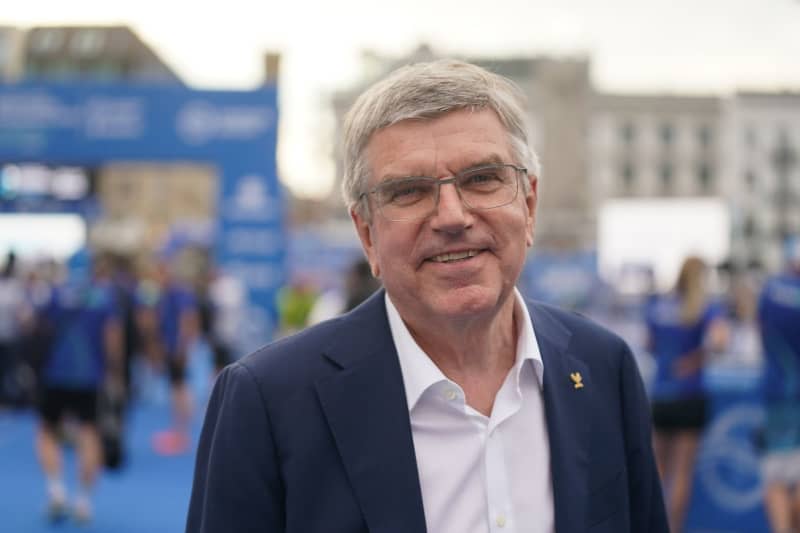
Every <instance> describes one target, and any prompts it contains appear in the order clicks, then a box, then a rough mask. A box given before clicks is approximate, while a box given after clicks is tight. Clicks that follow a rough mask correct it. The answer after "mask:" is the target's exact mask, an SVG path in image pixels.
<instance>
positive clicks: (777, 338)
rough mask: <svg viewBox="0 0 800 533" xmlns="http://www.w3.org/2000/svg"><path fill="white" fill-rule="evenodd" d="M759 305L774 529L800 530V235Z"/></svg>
mask: <svg viewBox="0 0 800 533" xmlns="http://www.w3.org/2000/svg"><path fill="white" fill-rule="evenodd" d="M787 259H788V268H787V270H786V271H785V272H784V273H782V274H779V275H776V276H774V277H771V278H769V279H768V280H767V281H766V283H765V284H764V288H763V290H762V292H761V297H760V300H759V306H758V320H759V324H760V326H761V335H762V342H763V345H764V355H765V367H766V368H765V372H764V399H765V415H766V417H765V426H764V432H763V439H762V441H763V442H762V444H763V460H762V474H763V478H764V482H765V486H766V498H765V500H766V508H767V514H768V516H769V520H770V523H771V525H772V530H773V531H775V532H778V533H788V532H790V531H791V532H794V531H800V238H796V239H794V241H792V242H791V243H790V244H789V247H788V253H787Z"/></svg>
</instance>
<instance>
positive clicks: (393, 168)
mask: <svg viewBox="0 0 800 533" xmlns="http://www.w3.org/2000/svg"><path fill="white" fill-rule="evenodd" d="M366 156H367V161H368V164H369V165H370V169H371V171H372V172H371V176H372V177H371V182H370V183H369V184H368V189H372V187H374V186H375V185H377V184H378V183H380V182H382V181H385V180H387V179H391V178H399V177H408V176H432V177H436V178H447V177H450V176H452V175H453V174H454V173H456V172H459V171H462V170H464V169H466V168H469V167H475V166H479V165H481V164H488V163H507V164H516V165H519V164H520V162H519V161H516V160H514V158H513V157H512V151H511V147H510V144H509V141H508V134H507V132H506V130H505V128H504V127H503V125H502V124H501V122H500V120H499V119H498V117H497V115H496V114H495V113H494V112H493V111H490V110H481V111H474V112H471V111H468V110H458V111H453V112H450V113H448V114H446V115H443V116H441V117H439V118H436V119H432V120H406V121H402V122H399V123H397V124H394V125H392V126H389V127H387V128H384V129H382V130H379V131H378V132H376V133H375V134H374V135H373V136H372V138H371V139H370V142H369V144H368V145H367V149H366ZM524 179H528V180H529V181H530V185H531V187H530V191H529V192H528V193H527V194H526V193H525V192H524V188H523V184H522V183H520V184H519V192H518V193H517V197H516V199H515V200H514V202H512V203H511V204H509V205H506V206H503V207H498V208H495V209H489V210H471V209H468V208H467V207H465V206H464V204H463V203H462V202H461V200H460V198H459V196H458V193H457V191H456V189H455V186H454V185H453V184H448V185H444V186H443V187H442V188H441V191H440V195H439V204H438V209H437V210H436V212H434V213H433V214H432V215H430V216H429V217H427V218H424V219H422V220H414V221H402V222H393V221H389V220H386V219H385V218H383V217H382V216H381V215H380V214H379V213H378V212H377V211H376V208H375V207H376V206H375V205H374V203H371V204H370V212H371V213H372V216H371V220H366V219H365V218H363V217H361V216H359V215H358V214H356V213H352V214H351V215H352V218H353V221H354V223H355V225H356V229H357V231H358V234H359V237H360V238H361V243H362V245H363V246H364V250H365V251H366V254H367V258H368V259H369V262H370V265H371V267H372V271H373V273H375V274H376V275H378V276H379V277H380V278H381V280H382V281H383V284H384V286H385V287H386V290H387V292H388V293H389V295H390V296H391V298H392V302H393V303H394V304H395V305H396V306H397V308H398V310H399V311H400V313H401V314H402V315H403V318H404V319H405V320H406V321H409V320H411V321H412V322H417V321H418V322H420V323H421V322H422V321H430V320H431V319H437V318H438V319H441V318H452V319H458V318H469V317H475V316H479V315H482V314H483V315H486V316H487V317H488V316H490V315H491V314H492V313H494V312H496V311H497V310H498V309H499V308H500V306H501V305H502V304H503V303H504V302H505V301H506V299H507V297H508V296H509V294H510V293H511V291H512V290H513V287H514V285H515V283H516V281H517V279H518V277H519V274H520V271H521V270H522V266H523V264H524V262H525V256H526V253H527V247H529V246H530V245H531V244H532V242H533V227H534V214H535V208H536V183H537V182H536V178H535V177H534V176H524ZM370 202H373V200H372V199H370ZM464 252H470V257H467V258H461V256H462V255H463V253H464ZM473 253H474V255H473ZM445 254H451V255H449V256H446V255H445ZM452 254H459V255H452Z"/></svg>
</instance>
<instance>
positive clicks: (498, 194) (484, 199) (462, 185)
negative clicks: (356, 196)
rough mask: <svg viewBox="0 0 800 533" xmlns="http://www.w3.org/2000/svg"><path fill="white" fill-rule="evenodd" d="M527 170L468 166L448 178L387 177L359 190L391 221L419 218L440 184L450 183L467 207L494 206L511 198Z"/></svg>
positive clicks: (431, 207)
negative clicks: (369, 196)
mask: <svg viewBox="0 0 800 533" xmlns="http://www.w3.org/2000/svg"><path fill="white" fill-rule="evenodd" d="M527 172H528V170H527V169H525V168H522V167H517V166H515V165H487V166H482V167H477V168H470V169H467V170H464V171H462V172H458V173H457V174H454V175H453V176H452V177H450V178H445V179H438V178H429V177H411V178H398V179H390V180H386V181H384V182H381V183H379V184H378V185H377V186H375V187H374V188H373V189H371V190H369V191H367V192H365V193H361V196H360V198H365V197H366V196H367V195H371V196H372V197H373V198H374V200H375V206H376V207H377V210H378V213H380V215H381V216H382V217H383V218H385V219H387V220H391V221H394V222H400V221H407V220H419V219H423V218H426V217H428V216H430V215H432V214H433V213H434V212H435V211H436V208H437V206H438V205H439V191H440V190H441V188H442V185H447V184H448V183H452V184H453V185H454V186H455V188H456V191H457V192H458V196H459V198H461V201H462V202H464V205H465V206H466V207H468V208H470V209H481V210H483V209H495V208H497V207H503V206H504V205H508V204H510V203H511V202H513V201H514V199H516V197H517V191H518V190H519V178H520V177H521V176H523V175H525V174H526V173H527Z"/></svg>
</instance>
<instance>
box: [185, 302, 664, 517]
mask: <svg viewBox="0 0 800 533" xmlns="http://www.w3.org/2000/svg"><path fill="white" fill-rule="evenodd" d="M383 297H384V292H383V291H382V290H381V291H379V292H378V293H376V295H374V296H373V297H371V298H370V299H369V300H368V301H367V302H365V303H364V304H362V305H361V306H360V307H358V308H357V309H355V310H353V311H352V312H351V313H349V314H347V315H344V316H342V317H339V318H336V319H334V320H331V321H328V322H326V323H323V324H320V325H318V326H315V327H312V328H309V329H307V330H305V331H303V332H301V333H299V334H297V335H295V336H292V337H289V338H285V339H282V340H279V341H277V342H275V343H273V344H270V345H269V346H267V347H265V348H263V349H261V350H260V351H258V352H256V353H254V354H251V355H249V356H247V357H245V358H243V359H242V360H240V361H239V362H237V363H235V364H233V365H231V366H229V367H227V368H226V369H225V370H224V371H223V372H222V373H221V375H220V376H219V378H218V379H217V382H216V384H215V386H214V391H213V393H212V396H211V400H210V402H209V405H208V412H207V414H206V420H205V424H204V427H203V431H202V435H201V438H200V445H199V449H198V456H197V466H196V470H195V479H194V487H193V490H192V497H191V503H190V507H189V515H188V521H187V527H186V531H187V532H189V533H223V532H224V533H243V532H260V533H278V532H291V533H338V532H341V533H356V532H365V533H366V532H369V533H424V532H425V531H426V527H425V515H424V510H423V505H422V496H421V493H420V487H419V479H418V476H417V464H416V459H415V455H414V444H413V441H412V437H411V424H410V421H409V413H408V407H407V403H406V398H405V389H404V387H403V378H402V374H401V371H400V364H399V361H398V358H397V352H396V350H395V347H394V343H393V341H392V336H391V332H390V329H389V323H388V319H387V316H386V309H385V306H384V302H383ZM529 311H530V314H531V319H532V321H533V327H534V330H535V332H536V338H537V340H538V342H539V347H540V350H541V354H542V358H543V360H544V387H543V393H544V405H545V413H546V419H547V429H548V433H549V439H550V453H551V465H552V479H553V494H554V503H555V522H556V530H557V531H558V533H572V532H575V533H577V532H594V533H601V532H608V533H625V532H635V533H660V532H667V531H668V528H667V524H666V517H665V513H664V506H663V502H662V496H661V488H660V483H659V479H658V474H657V471H656V467H655V464H654V460H653V454H652V448H651V442H650V420H649V407H648V402H647V398H646V397H645V393H644V389H643V387H642V383H641V379H640V377H639V373H638V371H637V368H636V365H635V361H634V360H633V357H632V356H631V353H630V350H629V349H628V347H627V346H626V345H625V343H624V342H623V341H622V340H620V339H619V338H618V337H617V336H615V335H613V334H612V333H609V332H608V331H606V330H604V329H602V328H600V327H598V326H596V325H594V324H593V323H591V322H589V321H587V320H585V319H583V318H581V317H580V316H578V315H575V314H572V313H567V312H564V311H560V310H557V309H554V308H551V307H547V306H543V305H541V304H536V303H530V304H529ZM573 372H579V373H580V374H581V377H582V383H583V387H580V388H576V387H575V383H574V382H573V380H572V379H571V378H570V374H571V373H573ZM530 475H532V476H536V475H545V473H543V472H542V473H539V472H531V474H530ZM428 533H436V532H433V531H432V532H428Z"/></svg>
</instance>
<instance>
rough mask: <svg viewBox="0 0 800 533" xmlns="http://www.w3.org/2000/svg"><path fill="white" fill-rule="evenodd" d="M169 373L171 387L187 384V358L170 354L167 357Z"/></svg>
mask: <svg viewBox="0 0 800 533" xmlns="http://www.w3.org/2000/svg"><path fill="white" fill-rule="evenodd" d="M167 372H168V373H169V382H170V384H171V385H181V384H182V383H185V382H186V356H181V355H178V354H174V353H173V354H169V356H168V357H167Z"/></svg>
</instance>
